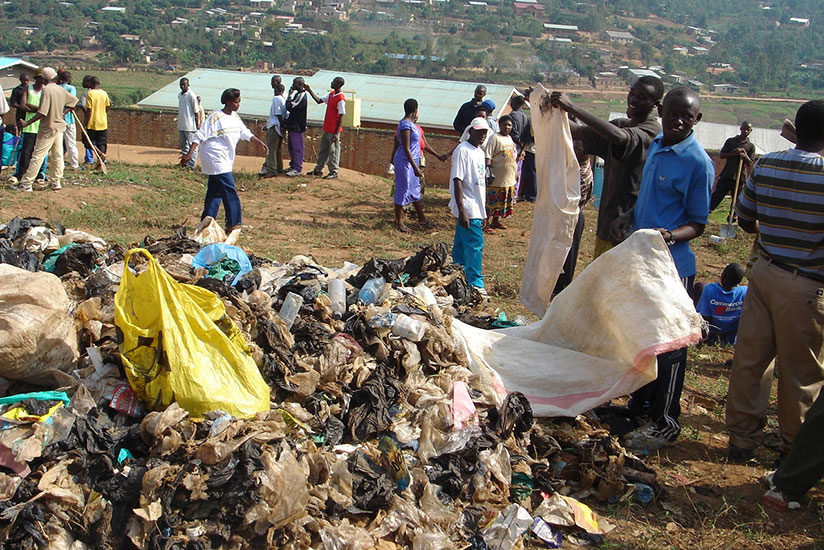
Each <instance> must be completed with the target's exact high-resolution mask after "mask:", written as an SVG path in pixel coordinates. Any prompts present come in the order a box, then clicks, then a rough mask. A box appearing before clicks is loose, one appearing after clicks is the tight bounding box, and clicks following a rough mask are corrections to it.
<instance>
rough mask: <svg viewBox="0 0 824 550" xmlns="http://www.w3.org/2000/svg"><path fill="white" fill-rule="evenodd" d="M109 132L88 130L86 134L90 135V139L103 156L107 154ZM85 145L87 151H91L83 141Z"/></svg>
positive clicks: (84, 141)
mask: <svg viewBox="0 0 824 550" xmlns="http://www.w3.org/2000/svg"><path fill="white" fill-rule="evenodd" d="M107 131H108V130H89V129H88V128H86V133H87V134H89V139H90V140H91V141H92V143H93V144H94V146H95V147H97V149H98V150H99V151H100V152H101V153H103V154H106V144H107V143H108V138H107ZM83 145H85V146H86V148H87V149H91V147H89V144H88V142H87V141H86V140H85V139H84V140H83Z"/></svg>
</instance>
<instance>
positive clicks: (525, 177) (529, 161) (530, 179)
mask: <svg viewBox="0 0 824 550" xmlns="http://www.w3.org/2000/svg"><path fill="white" fill-rule="evenodd" d="M518 193H519V194H520V196H521V197H523V198H524V199H526V200H528V201H534V200H535V199H536V198H537V197H538V174H537V172H536V168H535V153H530V152H529V151H526V152H525V153H524V162H523V164H522V165H521V185H520V187H519V188H518Z"/></svg>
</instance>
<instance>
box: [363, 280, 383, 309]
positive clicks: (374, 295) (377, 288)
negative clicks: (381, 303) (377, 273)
mask: <svg viewBox="0 0 824 550" xmlns="http://www.w3.org/2000/svg"><path fill="white" fill-rule="evenodd" d="M385 286H386V281H385V280H384V278H383V277H375V278H374V279H369V280H368V281H366V282H365V283H364V284H363V286H362V287H361V289H360V292H359V293H358V300H360V301H361V303H363V304H364V305H367V306H368V305H371V304H374V303H377V301H378V298H379V297H380V295H381V294H383V288H384V287H385Z"/></svg>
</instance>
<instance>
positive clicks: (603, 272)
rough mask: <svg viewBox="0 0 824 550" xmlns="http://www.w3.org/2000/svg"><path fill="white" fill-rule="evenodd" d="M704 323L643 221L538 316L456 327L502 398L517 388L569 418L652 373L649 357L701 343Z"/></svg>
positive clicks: (540, 411)
mask: <svg viewBox="0 0 824 550" xmlns="http://www.w3.org/2000/svg"><path fill="white" fill-rule="evenodd" d="M701 324H702V319H701V316H700V315H698V313H696V311H695V307H694V306H693V303H692V299H691V298H690V297H689V296H688V295H687V292H686V290H685V289H684V286H683V285H682V284H681V281H680V279H679V278H678V272H677V271H676V269H675V264H674V263H673V261H672V257H671V256H670V253H669V250H668V248H667V245H666V244H665V243H664V240H663V238H662V237H661V235H660V233H658V232H657V231H654V230H650V229H646V230H641V231H636V232H635V233H633V234H632V235H631V236H630V237H629V239H627V240H626V241H624V242H623V243H622V244H620V245H618V246H616V247H615V248H613V249H612V250H610V251H609V252H607V253H605V254H603V255H602V256H600V257H599V258H598V259H596V260H595V261H593V262H592V263H591V264H590V265H589V266H587V268H586V269H585V270H584V271H583V272H581V274H580V275H578V277H576V278H575V280H574V281H573V282H572V284H571V285H570V286H569V287H567V288H566V290H564V291H563V292H562V293H561V294H559V295H558V296H557V297H556V298H555V300H554V301H553V302H552V305H551V306H550V307H549V309H548V310H547V312H546V315H545V316H544V318H543V319H542V320H540V321H538V322H536V323H533V324H531V325H528V326H524V327H512V328H507V329H502V330H497V331H487V330H482V329H478V328H475V327H472V326H470V325H466V324H464V323H461V322H460V321H457V320H455V321H453V324H452V329H453V333H454V334H455V337H456V340H457V341H458V343H459V345H461V346H462V347H464V349H465V350H466V351H467V352H468V355H469V357H470V360H471V368H472V370H473V371H474V372H475V373H477V374H479V375H480V376H481V377H482V380H483V381H485V382H486V383H487V384H489V385H490V386H491V387H493V388H496V389H498V390H499V391H498V396H499V397H501V398H502V396H503V395H505V391H510V392H512V391H519V392H522V393H523V394H525V395H526V396H527V398H528V399H529V401H530V403H531V404H532V408H533V411H534V413H535V415H536V416H574V415H577V414H581V413H582V412H585V411H587V410H589V409H591V408H593V407H596V406H598V405H600V404H602V403H604V402H606V401H607V400H609V399H612V398H614V397H619V396H621V395H626V394H628V393H631V392H632V391H634V390H636V389H638V388H640V387H641V386H643V385H644V384H646V383H647V382H650V381H651V380H654V379H655V377H656V376H657V365H656V362H655V356H656V355H658V354H661V353H664V352H666V351H671V350H675V349H679V348H682V347H685V346H687V345H690V344H695V343H697V342H698V341H699V340H700V338H701ZM504 388H505V391H504Z"/></svg>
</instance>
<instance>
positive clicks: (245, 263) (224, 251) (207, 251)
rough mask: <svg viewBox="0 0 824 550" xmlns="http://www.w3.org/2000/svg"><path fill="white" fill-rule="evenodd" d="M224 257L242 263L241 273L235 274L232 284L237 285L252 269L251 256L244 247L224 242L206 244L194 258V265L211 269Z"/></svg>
mask: <svg viewBox="0 0 824 550" xmlns="http://www.w3.org/2000/svg"><path fill="white" fill-rule="evenodd" d="M223 258H230V259H232V260H235V261H236V262H237V263H238V264H239V265H240V273H238V274H237V275H236V276H235V278H234V280H233V281H232V286H234V285H236V284H237V282H238V281H239V280H240V278H241V277H243V276H244V275H246V274H247V273H249V272H250V271H252V262H250V261H249V257H248V256H247V255H246V253H245V252H244V251H243V249H241V248H238V247H236V246H232V245H229V244H222V243H218V244H210V245H209V246H204V247H203V248H202V249H201V250H200V252H198V253H197V256H195V258H194V260H192V267H203V268H206V269H209V268H210V267H212V265H214V264H216V263H218V262H219V261H220V260H222V259H223Z"/></svg>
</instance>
